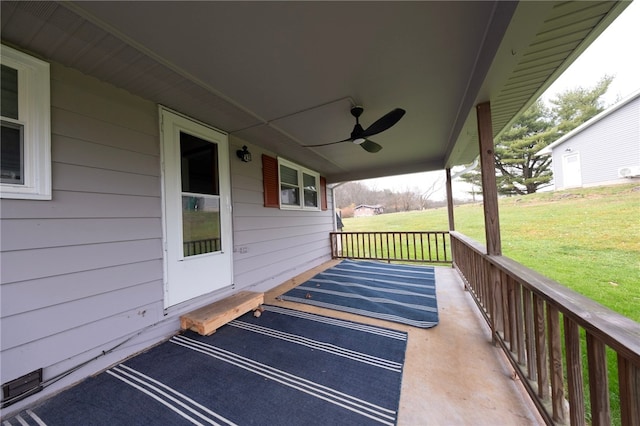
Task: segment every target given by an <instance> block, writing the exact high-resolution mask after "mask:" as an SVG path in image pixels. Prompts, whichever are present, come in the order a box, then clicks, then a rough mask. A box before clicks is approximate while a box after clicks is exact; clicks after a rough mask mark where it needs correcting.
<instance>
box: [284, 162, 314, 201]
mask: <svg viewBox="0 0 640 426" xmlns="http://www.w3.org/2000/svg"><path fill="white" fill-rule="evenodd" d="M278 169H279V180H280V208H283V209H305V210H319V209H320V205H319V200H320V196H319V185H320V176H319V175H318V173H316V172H314V171H311V170H308V169H305V168H304V167H301V166H298V165H297V164H294V163H291V162H289V161H286V160H283V159H281V158H279V159H278Z"/></svg>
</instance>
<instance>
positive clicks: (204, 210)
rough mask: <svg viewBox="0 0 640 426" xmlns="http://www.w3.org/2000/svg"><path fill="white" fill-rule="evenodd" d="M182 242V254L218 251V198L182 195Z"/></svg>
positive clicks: (220, 242) (190, 254)
mask: <svg viewBox="0 0 640 426" xmlns="http://www.w3.org/2000/svg"><path fill="white" fill-rule="evenodd" d="M182 242H183V251H184V253H183V254H184V256H185V257H187V256H195V255H198V254H204V253H213V252H216V251H220V250H221V247H222V241H221V233H220V198H219V197H216V196H201V197H199V196H193V195H183V196H182Z"/></svg>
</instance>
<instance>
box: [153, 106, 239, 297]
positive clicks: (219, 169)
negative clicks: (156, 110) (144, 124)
mask: <svg viewBox="0 0 640 426" xmlns="http://www.w3.org/2000/svg"><path fill="white" fill-rule="evenodd" d="M160 115H161V117H160V118H161V120H162V121H161V123H162V125H161V127H162V161H163V176H162V178H163V188H164V193H163V202H164V229H165V241H164V247H165V256H164V257H165V297H164V305H165V308H167V307H169V306H173V305H175V304H178V303H181V302H184V301H186V300H189V299H193V298H194V297H198V296H201V295H203V294H206V293H210V292H212V291H215V290H219V289H222V288H224V287H227V286H230V285H232V279H233V273H232V268H231V267H232V257H231V254H232V251H233V250H232V247H233V243H232V241H231V235H232V232H231V197H230V192H231V189H230V183H229V147H228V139H227V135H225V134H224V133H220V132H218V131H216V130H214V129H212V128H209V127H206V126H204V125H202V124H199V123H196V122H194V121H192V120H189V119H188V118H185V117H183V116H180V115H178V114H175V113H172V112H170V111H167V110H165V109H161V110H160Z"/></svg>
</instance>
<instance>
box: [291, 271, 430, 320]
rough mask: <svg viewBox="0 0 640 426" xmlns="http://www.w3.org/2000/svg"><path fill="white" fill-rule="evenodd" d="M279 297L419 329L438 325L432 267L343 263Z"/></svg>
mask: <svg viewBox="0 0 640 426" xmlns="http://www.w3.org/2000/svg"><path fill="white" fill-rule="evenodd" d="M280 298H281V299H282V300H289V301H292V302H299V303H305V304H308V305H314V306H320V307H323V308H329V309H335V310H338V311H345V312H350V313H354V314H358V315H364V316H368V317H373V318H380V319H384V320H388V321H395V322H399V323H403V324H409V325H413V326H415V327H422V328H430V327H433V326H435V325H437V324H438V305H437V301H436V282H435V271H434V269H433V267H432V266H409V265H396V264H389V263H382V262H371V261H353V260H344V261H342V262H341V263H339V264H338V265H336V266H334V267H332V268H329V269H327V270H325V271H324V272H321V273H319V274H318V275H316V276H314V277H313V278H311V279H310V280H308V281H306V282H304V283H303V284H301V285H299V286H298V287H296V288H294V289H292V290H290V291H288V292H286V293H284V294H283V295H282V296H280Z"/></svg>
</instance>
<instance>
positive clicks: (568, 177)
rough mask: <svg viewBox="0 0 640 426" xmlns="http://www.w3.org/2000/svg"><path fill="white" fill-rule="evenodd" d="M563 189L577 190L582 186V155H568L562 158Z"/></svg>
mask: <svg viewBox="0 0 640 426" xmlns="http://www.w3.org/2000/svg"><path fill="white" fill-rule="evenodd" d="M562 174H563V182H562V183H563V188H575V187H579V186H582V170H581V167H580V154H579V153H577V152H576V153H573V154H567V155H565V156H564V157H562Z"/></svg>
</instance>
